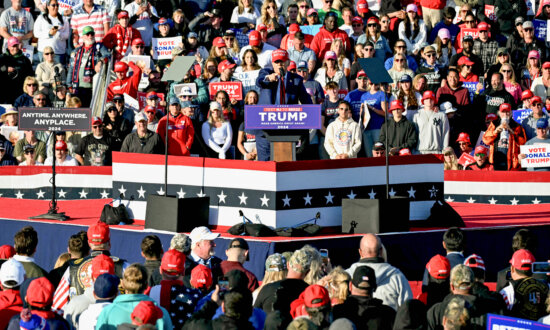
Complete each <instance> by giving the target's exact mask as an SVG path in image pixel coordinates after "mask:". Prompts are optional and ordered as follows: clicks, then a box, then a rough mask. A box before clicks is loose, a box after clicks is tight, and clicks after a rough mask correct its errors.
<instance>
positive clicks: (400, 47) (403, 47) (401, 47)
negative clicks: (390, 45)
mask: <svg viewBox="0 0 550 330" xmlns="http://www.w3.org/2000/svg"><path fill="white" fill-rule="evenodd" d="M395 48H399V49H405V48H407V46H405V45H403V46H397V45H396V46H395Z"/></svg>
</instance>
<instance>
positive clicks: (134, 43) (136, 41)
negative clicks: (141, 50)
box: [132, 38, 145, 46]
mask: <svg viewBox="0 0 550 330" xmlns="http://www.w3.org/2000/svg"><path fill="white" fill-rule="evenodd" d="M137 45H142V46H144V45H145V42H144V41H143V39H141V38H135V39H134V40H132V46H137Z"/></svg>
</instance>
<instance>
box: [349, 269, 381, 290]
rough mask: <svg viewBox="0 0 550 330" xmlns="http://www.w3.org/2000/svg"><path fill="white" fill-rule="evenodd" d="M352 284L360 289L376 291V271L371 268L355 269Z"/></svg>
mask: <svg viewBox="0 0 550 330" xmlns="http://www.w3.org/2000/svg"><path fill="white" fill-rule="evenodd" d="M351 283H353V286H355V287H356V288H359V289H363V290H366V289H369V288H372V290H373V291H374V290H376V275H375V274H374V269H372V268H370V267H369V266H359V267H357V268H355V271H354V272H353V277H352V279H351Z"/></svg>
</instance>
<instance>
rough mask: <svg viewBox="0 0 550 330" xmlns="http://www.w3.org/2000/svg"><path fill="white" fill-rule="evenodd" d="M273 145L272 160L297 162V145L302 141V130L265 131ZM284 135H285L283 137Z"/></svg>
mask: <svg viewBox="0 0 550 330" xmlns="http://www.w3.org/2000/svg"><path fill="white" fill-rule="evenodd" d="M264 132H265V135H266V137H267V140H268V141H269V143H270V144H271V148H270V150H271V156H270V158H271V160H272V161H275V162H290V161H295V160H296V143H298V141H300V134H299V132H300V130H287V131H279V130H264ZM283 134H284V135H283Z"/></svg>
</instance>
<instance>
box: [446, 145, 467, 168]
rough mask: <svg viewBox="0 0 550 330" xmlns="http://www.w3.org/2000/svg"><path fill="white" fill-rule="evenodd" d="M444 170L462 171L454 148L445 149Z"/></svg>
mask: <svg viewBox="0 0 550 330" xmlns="http://www.w3.org/2000/svg"><path fill="white" fill-rule="evenodd" d="M443 162H444V166H443V169H444V170H462V169H463V168H462V165H460V164H458V160H457V158H456V154H455V152H454V150H453V148H452V147H445V148H443Z"/></svg>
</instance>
